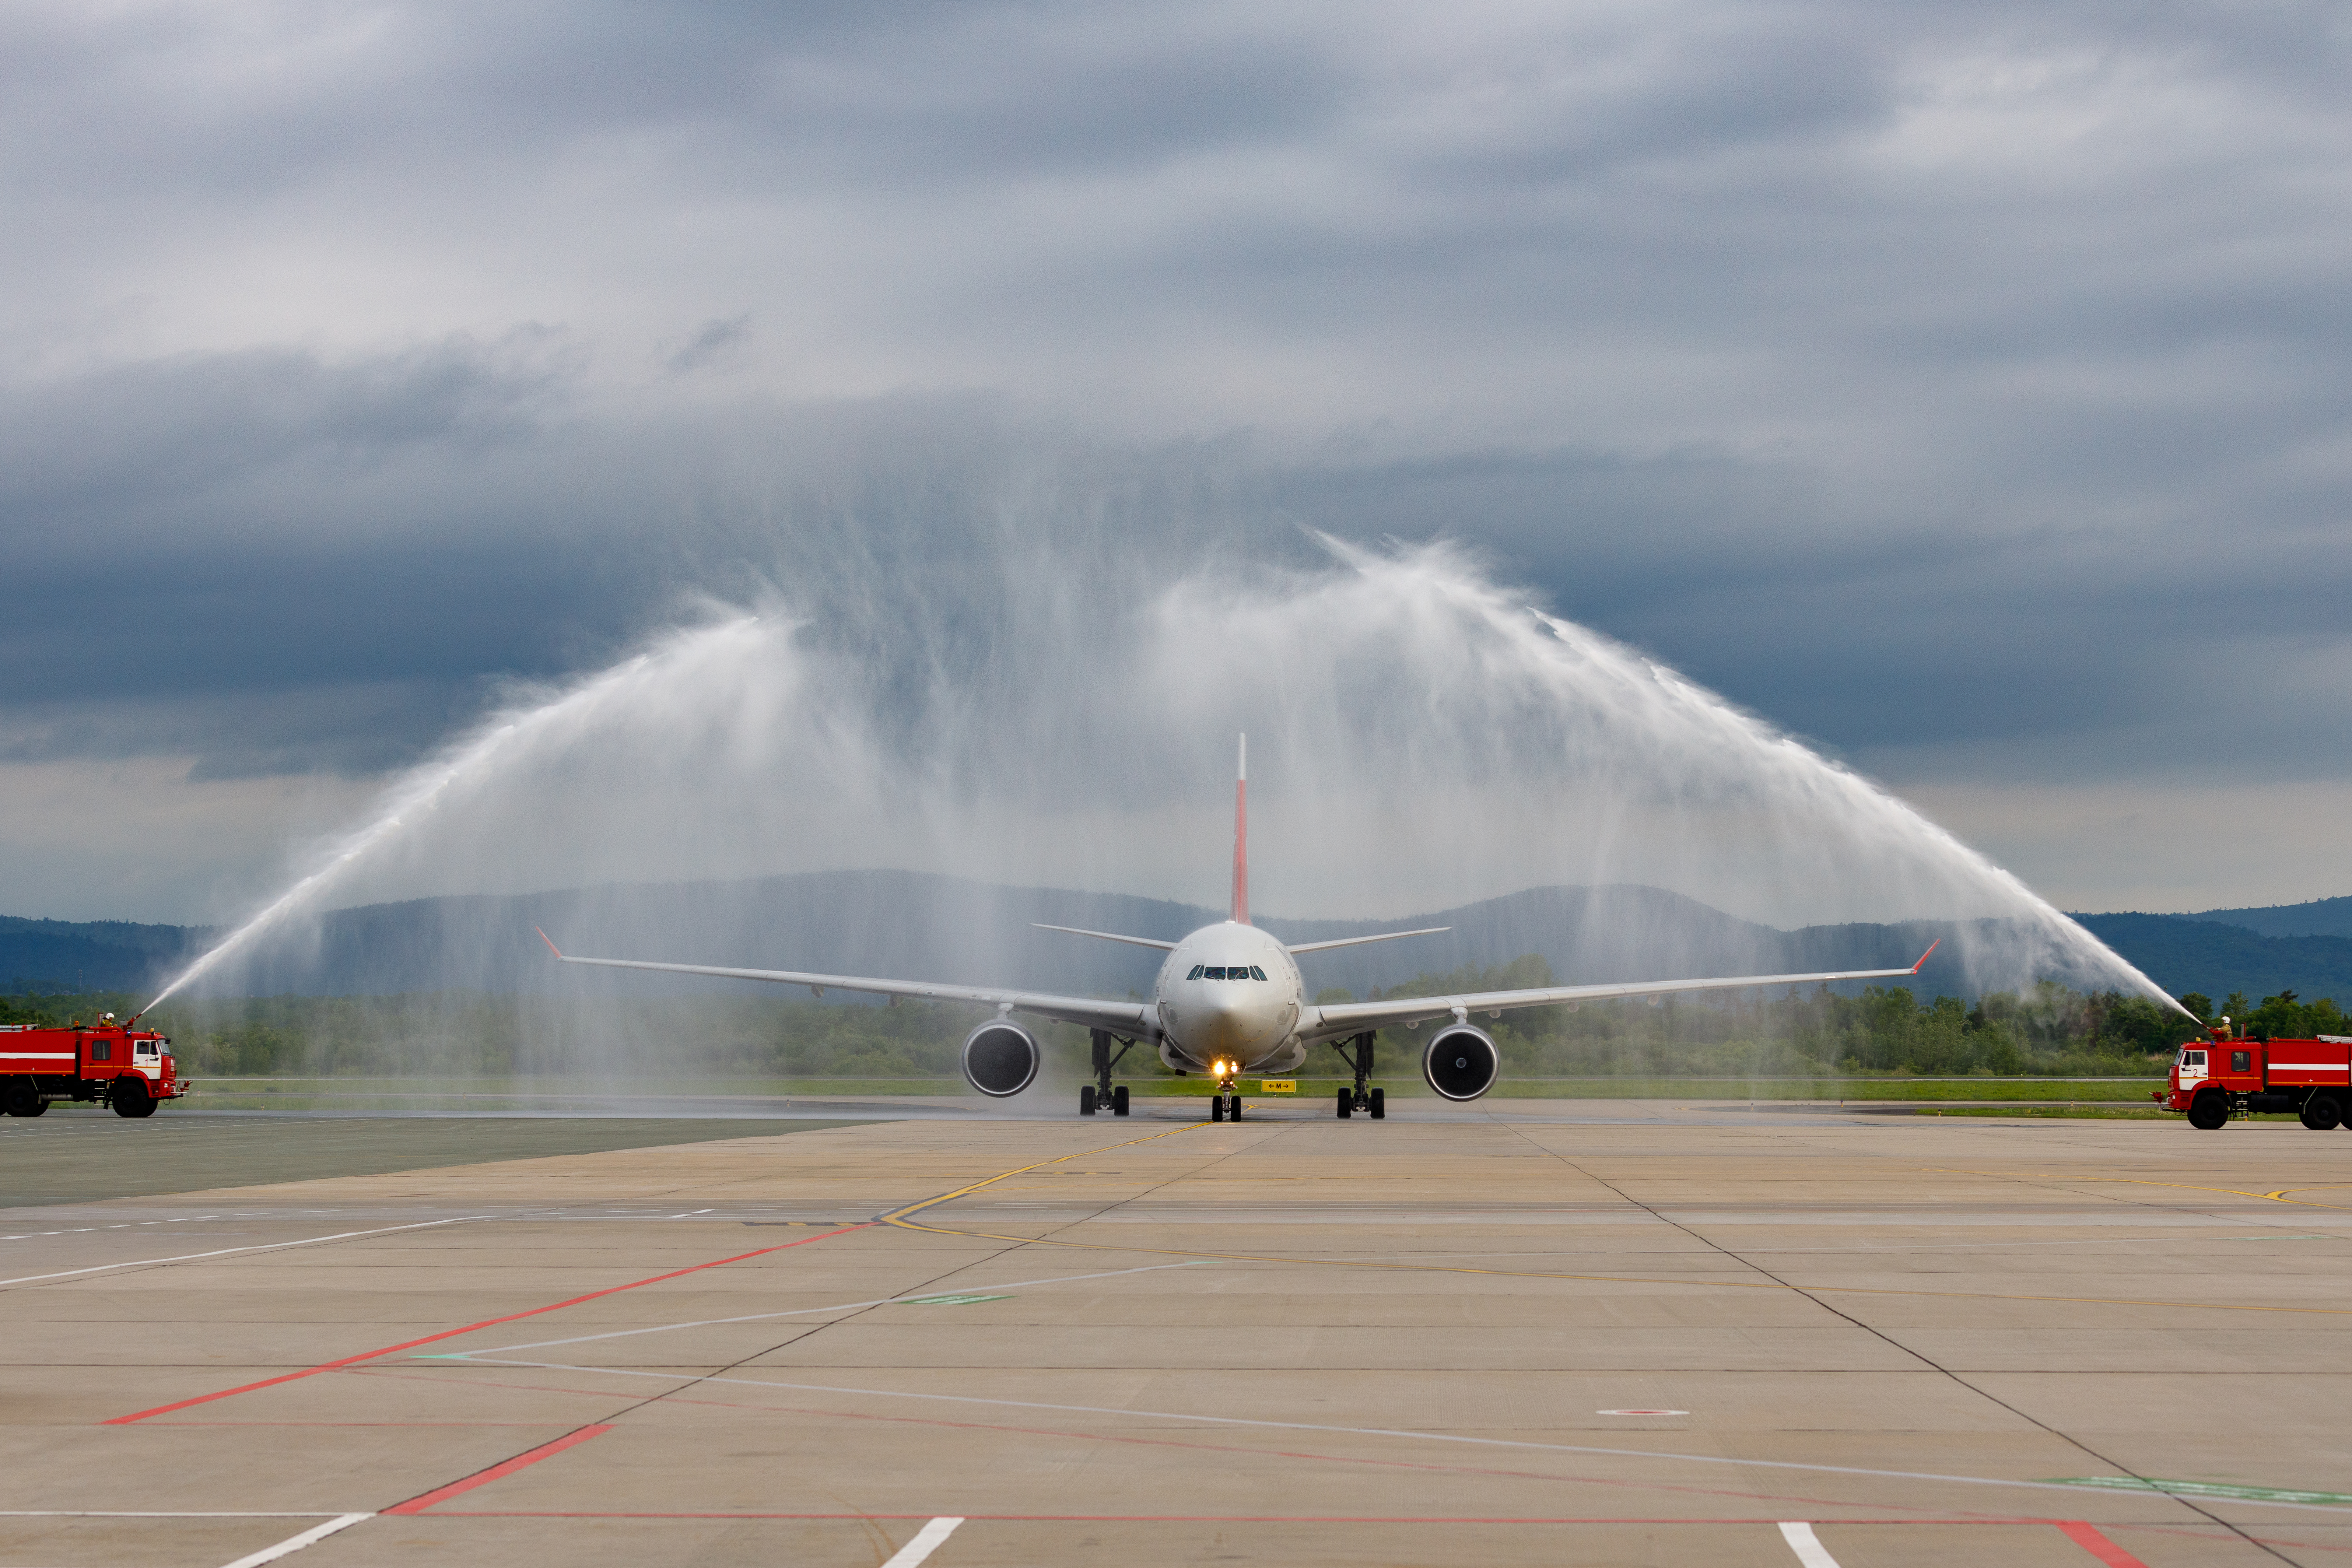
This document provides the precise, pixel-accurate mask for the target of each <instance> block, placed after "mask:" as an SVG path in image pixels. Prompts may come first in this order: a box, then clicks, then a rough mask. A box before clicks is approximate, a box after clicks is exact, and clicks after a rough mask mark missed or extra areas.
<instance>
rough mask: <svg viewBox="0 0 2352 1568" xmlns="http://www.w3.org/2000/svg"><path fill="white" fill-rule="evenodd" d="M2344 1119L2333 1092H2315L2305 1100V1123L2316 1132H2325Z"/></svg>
mask: <svg viewBox="0 0 2352 1568" xmlns="http://www.w3.org/2000/svg"><path fill="white" fill-rule="evenodd" d="M2343 1120H2344V1113H2343V1111H2341V1110H2338V1109H2337V1108H2336V1097H2335V1096H2334V1095H2332V1094H2315V1095H2313V1096H2312V1097H2311V1098H2310V1099H2309V1100H2305V1101H2304V1102H2303V1124H2304V1125H2305V1127H2308V1128H2310V1129H2311V1130H2312V1131H2314V1132H2325V1131H2327V1130H2328V1129H2329V1128H2331V1127H2335V1126H2336V1125H2337V1124H2339V1123H2340V1122H2342V1121H2343Z"/></svg>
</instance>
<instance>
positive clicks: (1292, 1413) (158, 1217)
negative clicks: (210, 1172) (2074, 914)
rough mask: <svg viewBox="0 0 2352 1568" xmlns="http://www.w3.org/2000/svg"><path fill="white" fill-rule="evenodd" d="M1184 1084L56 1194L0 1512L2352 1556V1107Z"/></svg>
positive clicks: (1448, 1558) (429, 1523)
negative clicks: (1331, 1111)
mask: <svg viewBox="0 0 2352 1568" xmlns="http://www.w3.org/2000/svg"><path fill="white" fill-rule="evenodd" d="M1138 1106H1139V1115H1137V1116H1136V1117H1134V1118H1132V1119H1130V1120H1127V1121H1116V1120H1111V1119H1108V1118H1106V1119H1100V1120H1095V1121H1080V1120H1078V1119H1077V1118H1076V1117H1069V1118H1066V1119H1056V1120H1039V1121H1013V1120H1003V1119H971V1120H947V1119H938V1118H934V1119H930V1120H920V1121H891V1122H870V1123H866V1124H863V1125H856V1126H836V1127H829V1128H828V1127H814V1126H812V1127H809V1128H807V1129H806V1130H801V1131H778V1130H776V1129H774V1128H763V1129H760V1130H758V1131H755V1132H754V1134H753V1135H751V1136H747V1137H734V1138H727V1139H721V1140H706V1141H703V1142H693V1143H684V1144H678V1145H675V1146H656V1147H636V1148H619V1149H609V1150H605V1151H603V1152H572V1153H559V1154H552V1155H548V1156H545V1157H540V1158H531V1159H521V1160H512V1161H505V1162H500V1163H478V1164H470V1165H450V1164H441V1165H437V1166H434V1167H431V1168H425V1169H416V1170H410V1171H406V1172H398V1173H382V1172H378V1173H368V1174H349V1175H339V1176H328V1177H323V1178H320V1179H310V1180H303V1181H297V1182H288V1183H283V1184H277V1185H269V1186H247V1187H242V1188H236V1189H219V1190H214V1191H210V1192H203V1193H183V1194H151V1195H145V1196H139V1197H124V1198H116V1199H110V1200H106V1201H97V1202H86V1203H75V1204H48V1205H34V1206H20V1207H16V1208H12V1209H8V1210H6V1211H5V1214H0V1218H5V1222H6V1223H5V1227H0V1237H5V1239H0V1321H5V1330H6V1340H5V1345H6V1351H5V1361H6V1368H7V1370H6V1376H5V1389H0V1400H4V1401H5V1405H0V1413H5V1424H0V1445H5V1472H4V1473H5V1476H6V1479H7V1484H6V1486H5V1490H0V1510H5V1513H6V1516H7V1528H6V1530H5V1534H0V1568H26V1565H31V1564H56V1565H71V1564H101V1563H102V1564H113V1565H125V1568H151V1565H152V1568H182V1565H185V1568H222V1565H226V1564H232V1563H236V1564H248V1565H258V1564H259V1563H264V1562H268V1561H286V1560H290V1561H293V1562H295V1563H299V1564H300V1565H301V1568H314V1565H315V1568H341V1565H346V1564H349V1565H359V1564H374V1563H467V1564H502V1563H515V1564H522V1563H566V1564H599V1565H601V1564H607V1563H610V1564H615V1565H618V1564H629V1565H632V1568H635V1565H642V1564H668V1563H678V1564H689V1563H690V1564H727V1563H795V1564H843V1565H850V1564H857V1565H871V1564H877V1563H894V1564H897V1565H898V1568H910V1565H911V1564H912V1563H915V1562H917V1561H927V1562H929V1563H933V1564H937V1565H938V1568H965V1565H977V1564H983V1563H985V1564H1032V1563H1119V1564H1150V1563H1215V1562H1281V1563H1330V1564H1359V1563H1444V1564H1487V1563H1496V1564H1500V1563H1545V1564H1557V1563H1579V1564H1585V1563H1591V1564H1600V1563H1627V1564H1634V1563H1640V1564H1683V1563H1688V1564H1694V1565H1696V1564H1706V1565H1707V1568H1743V1565H1747V1564H1770V1565H1773V1568H1790V1565H1791V1564H1795V1565H1800V1568H1822V1565H1823V1564H1832V1563H1834V1564H1842V1565H1843V1568H1873V1565H1876V1564H1892V1563H1904V1564H1915V1563H1916V1564H1962V1563H1966V1564H1981V1563H1992V1562H1998V1563H2002V1564H2003V1565H2004V1568H2040V1565H2042V1564H2049V1565H2053V1568H2056V1565H2066V1568H2074V1565H2087V1564H2095V1563H2106V1564H2110V1565H2128V1564H2131V1563H2144V1564H2147V1565H2148V1568H2172V1565H2186V1564H2200V1565H2203V1564H2231V1563H2247V1564H2252V1563H2280V1562H2289V1563H2310V1564H2319V1563H2346V1562H2347V1561H2352V1496H2346V1495H2339V1494H2344V1493H2352V1465H2347V1458H2352V1436H2347V1435H2352V1372H2347V1366H2352V1289H2347V1286H2352V1175H2347V1170H2352V1133H2342V1132H2331V1133H2314V1132H2308V1131H2304V1130H2302V1129H2300V1128H2295V1127H2291V1126H2290V1127H2281V1126H2269V1125H2264V1126H2246V1125H2240V1126H2232V1127H2230V1128H2227V1129H2225V1130H2223V1131H2220V1132H2216V1133H2199V1132H2196V1131H2191V1130H2189V1128H2187V1127H2185V1126H2181V1125H2179V1124H2174V1123H2163V1124H2147V1123H2138V1122H2104V1123H2103V1122H2060V1121H2043V1122H2001V1121H1958V1120H1940V1121H1939V1120H1936V1119H1909V1120H1888V1119H1884V1118H1843V1119H1841V1118H1836V1117H1830V1116H1821V1117H1791V1116H1775V1117H1764V1116H1754V1117H1750V1116H1747V1115H1744V1114H1717V1115H1714V1116H1713V1118H1712V1120H1710V1117H1709V1115H1708V1114H1707V1113H1706V1108H1703V1107H1701V1108H1692V1107H1689V1106H1682V1107H1649V1108H1644V1107H1639V1106H1629V1105H1627V1104H1625V1103H1623V1102H1610V1103H1608V1104H1606V1105H1605V1106H1604V1105H1601V1104H1598V1103H1595V1104H1592V1105H1590V1106H1585V1107H1582V1108H1578V1107H1573V1106H1562V1105H1559V1103H1558V1102H1550V1109H1551V1110H1553V1111H1554V1112H1556V1113H1557V1114H1554V1115H1551V1116H1549V1117H1545V1118H1538V1117H1537V1116H1534V1115H1532V1114H1528V1110H1530V1109H1531V1108H1527V1107H1524V1106H1505V1107H1499V1108H1497V1110H1499V1111H1500V1112H1502V1113H1501V1114H1494V1115H1489V1114H1486V1113H1483V1112H1481V1111H1479V1110H1467V1111H1462V1112H1458V1113H1450V1114H1449V1113H1446V1112H1444V1111H1439V1110H1431V1111H1428V1112H1426V1113H1423V1114H1419V1115H1416V1116H1415V1117H1414V1118H1412V1119H1411V1120H1402V1119H1400V1120H1391V1121H1388V1122H1385V1123H1375V1122H1371V1121H1364V1120H1357V1121H1346V1122H1340V1121H1332V1120H1328V1119H1326V1118H1324V1117H1321V1116H1309V1115H1307V1114H1304V1113H1305V1112H1306V1111H1307V1108H1306V1107H1298V1108H1296V1110H1294V1111H1293V1112H1291V1113H1290V1114H1288V1115H1286V1116H1283V1117H1281V1118H1280V1119H1269V1120H1260V1121H1244V1122H1242V1123H1240V1124H1239V1125H1233V1124H1224V1125H1210V1124H1207V1123H1205V1122H1202V1121H1197V1120H1193V1119H1192V1116H1193V1114H1195V1108H1194V1106H1193V1105H1192V1104H1187V1103H1182V1102H1172V1101H1160V1102H1143V1101H1139V1102H1138ZM1580 1110H1581V1111H1589V1112H1591V1114H1589V1115H1580ZM154 1125H155V1124H152V1123H122V1124H121V1125H120V1126H119V1127H112V1128H110V1129H108V1130H107V1131H108V1132H109V1134H110V1136H111V1134H114V1133H120V1135H121V1136H120V1137H119V1138H113V1139H112V1144H113V1147H115V1148H116V1149H118V1150H119V1151H120V1156H121V1159H122V1160H123V1161H125V1162H128V1163H136V1162H138V1161H139V1159H140V1157H141V1156H140V1149H141V1137H142V1132H144V1131H151V1130H152V1128H153V1127H154ZM225 1125H226V1124H225ZM47 1131H50V1130H49V1129H48V1128H47V1126H46V1125H45V1124H44V1125H28V1124H23V1123H17V1124H11V1125H9V1126H8V1127H7V1128H6V1129H5V1131H0V1140H6V1141H14V1140H16V1139H17V1138H18V1137H19V1136H20V1135H21V1134H25V1133H33V1134H44V1133H46V1132H47ZM747 1131H750V1129H747ZM24 1146H25V1147H30V1146H31V1145H24ZM2152 1483H2160V1485H2158V1484H2152ZM958 1521H960V1522H958ZM302 1542H311V1543H310V1544H308V1545H303V1544H301V1543H302ZM273 1552H284V1555H283V1556H278V1557H273V1556H272V1555H271V1554H272V1553H273ZM297 1553H299V1555H297Z"/></svg>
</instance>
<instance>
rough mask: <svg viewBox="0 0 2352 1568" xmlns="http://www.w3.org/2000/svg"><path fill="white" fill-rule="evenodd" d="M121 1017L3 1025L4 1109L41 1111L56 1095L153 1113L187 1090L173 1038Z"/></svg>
mask: <svg viewBox="0 0 2352 1568" xmlns="http://www.w3.org/2000/svg"><path fill="white" fill-rule="evenodd" d="M138 1022H139V1020H138V1019H136V1018H133V1019H131V1023H130V1024H118V1023H116V1022H115V1021H114V1015H113V1014H111V1013H107V1014H103V1015H101V1016H100V1018H99V1021H98V1022H97V1023H95V1024H79V1023H77V1024H70V1025H68V1026H66V1027H64V1028H61V1029H60V1028H50V1027H47V1026H43V1025H38V1024H0V1110H5V1111H6V1112H7V1113H8V1114H9V1115H11V1116H38V1115H40V1114H41V1113H42V1112H43V1111H45V1110H48V1108H49V1105H50V1103H51V1102H52V1101H54V1100H83V1101H87V1102H95V1103H99V1104H104V1105H110V1106H112V1107H113V1108H114V1113H115V1114H116V1115H117V1116H152V1115H154V1114H155V1107H156V1105H157V1103H158V1102H160V1101H163V1100H176V1099H178V1098H179V1097H180V1096H181V1095H184V1094H185V1093H187V1092H188V1086H187V1085H186V1084H185V1083H184V1082H182V1081H181V1079H180V1070H179V1067H178V1064H177V1063H175V1062H173V1059H172V1042H171V1041H169V1040H167V1039H165V1038H164V1037H163V1036H161V1035H159V1034H157V1033H155V1031H154V1030H152V1029H139V1028H133V1027H132V1026H131V1025H135V1024H136V1023H138Z"/></svg>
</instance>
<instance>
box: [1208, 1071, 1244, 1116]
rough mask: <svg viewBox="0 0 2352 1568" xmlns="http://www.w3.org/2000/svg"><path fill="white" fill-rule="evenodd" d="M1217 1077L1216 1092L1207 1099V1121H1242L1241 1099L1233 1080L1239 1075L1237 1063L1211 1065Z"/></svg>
mask: <svg viewBox="0 0 2352 1568" xmlns="http://www.w3.org/2000/svg"><path fill="white" fill-rule="evenodd" d="M1211 1066H1212V1068H1213V1070H1214V1071H1215V1073H1216V1075H1217V1092H1216V1093H1214V1094H1213V1095H1211V1096H1210V1097H1209V1120H1210V1121H1240V1120H1241V1119H1242V1097H1241V1094H1240V1093H1239V1091H1237V1090H1236V1089H1234V1079H1235V1078H1237V1077H1239V1076H1240V1075H1241V1070H1242V1065H1241V1063H1239V1062H1223V1061H1221V1062H1214V1063H1212V1064H1211Z"/></svg>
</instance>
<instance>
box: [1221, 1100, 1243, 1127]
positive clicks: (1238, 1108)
mask: <svg viewBox="0 0 2352 1568" xmlns="http://www.w3.org/2000/svg"><path fill="white" fill-rule="evenodd" d="M1225 1115H1226V1116H1227V1117H1228V1118H1229V1119H1231V1120H1232V1121H1240V1120H1241V1119H1242V1097H1241V1096H1240V1095H1238V1094H1233V1095H1227V1096H1226V1097H1225Z"/></svg>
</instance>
